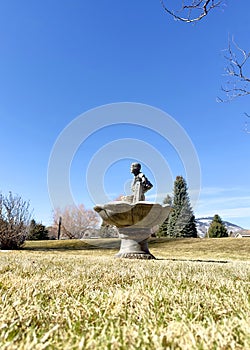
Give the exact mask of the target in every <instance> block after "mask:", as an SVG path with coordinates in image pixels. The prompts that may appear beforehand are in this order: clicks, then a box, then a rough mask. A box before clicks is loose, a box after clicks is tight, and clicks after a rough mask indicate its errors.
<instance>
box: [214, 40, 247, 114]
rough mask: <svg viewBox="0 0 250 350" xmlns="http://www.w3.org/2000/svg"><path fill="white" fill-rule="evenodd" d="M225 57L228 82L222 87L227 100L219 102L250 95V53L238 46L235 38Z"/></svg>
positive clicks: (230, 42) (231, 41)
mask: <svg viewBox="0 0 250 350" xmlns="http://www.w3.org/2000/svg"><path fill="white" fill-rule="evenodd" d="M225 51H226V54H225V55H224V57H225V59H226V61H227V65H226V68H225V76H226V78H227V81H226V83H225V86H222V91H223V92H225V94H226V98H225V99H218V100H219V102H225V101H231V100H233V99H234V98H236V97H242V96H247V95H250V69H249V68H250V65H249V63H250V60H249V57H250V52H247V51H245V50H243V49H242V48H240V47H239V45H237V44H236V42H235V40H234V38H232V40H230V41H229V43H228V48H227V49H226V50H225ZM247 116H248V115H247Z"/></svg>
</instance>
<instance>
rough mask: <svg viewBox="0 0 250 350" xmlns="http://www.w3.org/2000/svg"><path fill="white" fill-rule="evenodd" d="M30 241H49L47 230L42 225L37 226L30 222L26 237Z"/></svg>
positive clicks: (33, 221) (34, 222)
mask: <svg viewBox="0 0 250 350" xmlns="http://www.w3.org/2000/svg"><path fill="white" fill-rule="evenodd" d="M27 239H28V240H30V241H42V240H46V239H49V236H48V230H47V229H46V227H45V226H44V225H42V224H37V223H36V221H35V220H34V219H32V220H31V222H30V227H29V234H28V237H27Z"/></svg>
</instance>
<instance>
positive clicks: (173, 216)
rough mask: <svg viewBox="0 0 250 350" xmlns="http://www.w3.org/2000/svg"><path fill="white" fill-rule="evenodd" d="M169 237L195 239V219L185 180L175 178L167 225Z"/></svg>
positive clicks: (179, 177)
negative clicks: (171, 205)
mask: <svg viewBox="0 0 250 350" xmlns="http://www.w3.org/2000/svg"><path fill="white" fill-rule="evenodd" d="M167 236H169V237H195V238H196V237H197V229H196V223H195V217H194V214H193V210H192V207H191V204H190V199H189V196H188V189H187V184H186V181H185V179H184V178H183V177H182V176H177V177H176V180H175V182H174V202H173V208H172V211H171V212H170V214H169V218H168V224H167Z"/></svg>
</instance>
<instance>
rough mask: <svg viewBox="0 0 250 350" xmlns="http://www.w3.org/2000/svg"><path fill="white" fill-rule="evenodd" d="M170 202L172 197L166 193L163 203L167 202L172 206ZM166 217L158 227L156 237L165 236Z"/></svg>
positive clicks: (166, 227)
mask: <svg viewBox="0 0 250 350" xmlns="http://www.w3.org/2000/svg"><path fill="white" fill-rule="evenodd" d="M172 202H173V199H172V197H171V196H170V195H169V194H168V195H167V196H166V197H165V198H164V199H163V202H162V203H163V204H168V205H170V206H172ZM168 218H169V215H168V217H167V218H166V220H165V221H164V222H163V223H162V224H161V226H160V227H159V230H158V232H157V236H158V237H163V236H167V235H168V234H167V230H168Z"/></svg>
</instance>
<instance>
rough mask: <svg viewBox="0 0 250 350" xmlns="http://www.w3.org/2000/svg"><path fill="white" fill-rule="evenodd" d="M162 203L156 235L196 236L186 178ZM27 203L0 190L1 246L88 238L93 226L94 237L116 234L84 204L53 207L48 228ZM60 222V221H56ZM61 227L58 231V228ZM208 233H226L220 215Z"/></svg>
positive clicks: (214, 235)
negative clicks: (163, 208) (165, 208)
mask: <svg viewBox="0 0 250 350" xmlns="http://www.w3.org/2000/svg"><path fill="white" fill-rule="evenodd" d="M163 204H168V205H170V206H171V211H170V214H169V216H168V217H167V218H166V220H165V221H164V222H163V224H162V225H161V226H160V227H159V229H158V232H157V236H159V237H162V236H165V237H170V238H179V237H182V238H190V237H194V238H196V237H198V233H197V228H196V221H195V216H194V213H193V209H192V206H191V203H190V199H189V195H188V188H187V183H186V181H185V179H184V178H183V177H182V176H177V177H176V180H175V182H174V189H173V196H170V195H167V196H166V198H165V199H164V201H163ZM31 217H32V212H31V210H30V203H29V202H28V201H25V200H23V199H22V197H21V196H19V195H13V194H12V192H9V193H8V195H6V196H4V195H3V194H0V249H20V248H22V246H23V245H24V243H25V241H26V240H47V239H62V238H63V239H81V238H88V232H91V230H96V232H97V237H103V238H108V237H118V231H117V228H116V227H114V226H110V225H106V224H105V223H103V224H102V226H101V228H99V229H97V227H98V225H99V218H98V216H97V214H96V213H95V212H94V211H93V210H90V209H86V208H85V207H84V205H83V204H80V205H79V206H68V207H66V208H64V209H63V210H62V209H56V210H55V211H54V223H53V225H52V231H53V230H54V234H53V235H52V236H51V235H50V230H51V228H50V229H49V228H47V227H46V226H45V225H43V224H42V223H37V222H36V221H35V219H33V218H31ZM59 223H60V225H59ZM59 231H60V232H59ZM208 236H209V237H227V236H228V232H227V229H226V227H225V225H224V224H223V221H222V220H221V218H220V217H219V215H217V214H216V215H215V216H214V219H213V222H212V223H211V225H210V228H209V231H208Z"/></svg>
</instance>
